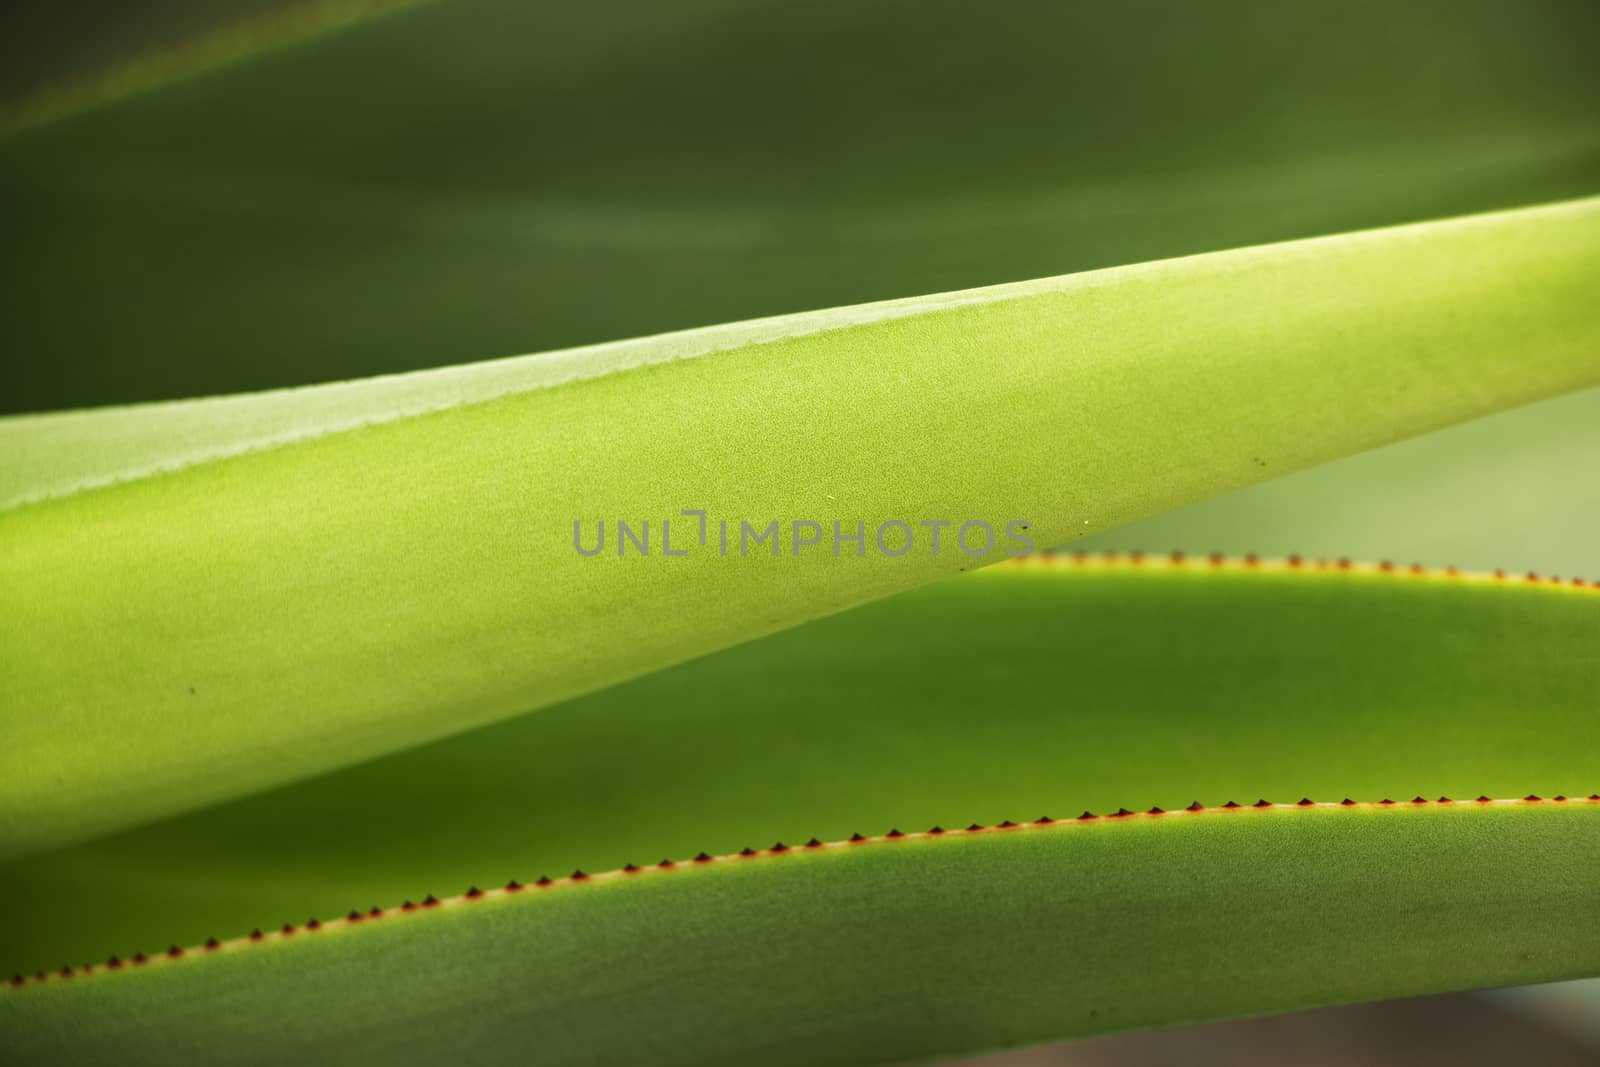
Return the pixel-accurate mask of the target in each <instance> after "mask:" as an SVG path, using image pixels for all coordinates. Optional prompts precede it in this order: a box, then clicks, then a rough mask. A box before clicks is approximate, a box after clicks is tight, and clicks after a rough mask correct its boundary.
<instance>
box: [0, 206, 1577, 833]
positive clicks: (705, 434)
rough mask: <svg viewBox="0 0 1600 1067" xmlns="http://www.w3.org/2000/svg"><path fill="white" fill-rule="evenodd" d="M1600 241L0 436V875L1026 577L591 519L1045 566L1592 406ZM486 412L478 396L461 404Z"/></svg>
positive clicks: (1212, 280) (1081, 299)
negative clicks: (858, 528) (1269, 485)
mask: <svg viewBox="0 0 1600 1067" xmlns="http://www.w3.org/2000/svg"><path fill="white" fill-rule="evenodd" d="M1597 230H1600V201H1581V202H1577V203H1572V204H1565V205H1557V206H1552V207H1544V208H1538V209H1529V210H1523V211H1516V212H1508V213H1502V214H1496V215H1486V216H1480V217H1475V218H1469V219H1462V220H1457V221H1452V222H1443V223H1434V224H1427V225H1420V226H1411V227H1400V228H1396V229H1391V230H1382V231H1375V232H1372V233H1366V234H1357V235H1349V236H1343V237H1336V238H1329V239H1324V240H1316V241H1308V242H1298V243H1291V244H1286V245H1278V246H1268V247H1264V248H1259V249H1249V250H1243V251H1239V252H1233V253H1224V254H1218V255H1211V256H1199V257H1194V258H1190V259H1184V260H1175V261H1171V262H1164V263H1156V264H1150V265H1147V266H1142V267H1134V268H1121V269H1116V270H1112V271H1106V272H1099V273H1092V274H1087V275H1080V276H1073V277H1069V278H1066V279H1056V280H1049V281H1043V282H1031V283H1026V284H1023V285H1017V286H1006V287H1000V288H997V289H991V290H980V291H975V292H972V293H968V294H958V295H955V296H946V297H935V298H928V299H926V300H924V301H911V302H900V303H896V304H892V305H887V306H879V307H876V308H868V309H858V310H857V311H854V312H843V313H827V314H823V315H820V316H814V317H800V318H799V319H791V320H789V321H788V323H787V324H786V325H785V327H784V329H783V331H782V333H783V336H782V337H781V338H780V339H767V340H765V341H764V342H749V343H745V344H741V345H737V346H736V347H733V348H730V349H727V350H723V351H710V352H707V353H706V354H702V355H699V356H696V357H693V358H684V357H683V346H684V345H685V344H686V343H690V339H686V338H685V337H684V336H678V337H673V338H669V339H666V340H664V341H663V340H645V341H641V342H636V343H634V344H633V345H631V346H621V347H620V348H619V347H611V348H607V349H603V350H598V351H593V350H592V351H589V352H586V353H581V354H579V355H578V356H576V357H570V359H569V360H564V361H563V363H564V364H565V363H568V362H570V363H571V364H574V365H575V369H576V370H577V374H576V375H575V376H574V377H573V378H572V380H568V381H566V383H565V384H561V385H554V386H552V385H551V384H550V382H549V378H548V364H547V363H546V362H545V361H542V360H540V359H529V360H523V361H516V362H514V363H512V364H485V365H481V366H479V367H477V368H472V369H468V370H466V371H462V372H458V373H457V374H455V375H435V376H432V377H430V378H428V379H427V380H426V381H425V382H423V383H421V384H420V385H418V386H415V387H414V388H416V389H419V390H421V391H423V392H428V393H431V395H432V398H433V399H434V400H435V401H436V402H437V404H436V406H437V407H438V408H439V409H440V410H435V411H432V412H431V413H429V414H413V415H407V414H406V411H408V410H409V408H407V407H405V405H396V404H395V403H394V402H393V388H394V383H392V382H384V381H382V380H379V381H377V382H374V383H369V384H368V385H367V386H345V387H329V388H330V389H332V390H333V391H334V396H335V399H334V400H332V401H328V402H327V404H326V406H322V405H318V404H316V403H313V402H310V401H309V400H307V402H306V403H305V404H304V407H305V408H307V409H308V410H315V411H317V412H318V416H317V417H318V419H319V422H318V424H317V426H315V427H313V428H309V429H308V428H306V427H303V426H302V427H300V428H299V431H298V432H297V433H296V435H295V436H294V439H293V440H292V441H290V442H287V443H282V442H279V443H274V441H275V440H276V439H271V438H269V439H265V440H263V439H258V438H256V437H254V436H249V435H248V434H246V435H245V436H241V435H240V432H239V431H238V430H236V429H235V427H236V426H243V427H247V428H252V429H251V432H252V433H253V428H254V427H258V426H259V425H261V424H262V421H261V420H263V419H265V420H266V421H268V422H270V421H271V419H269V418H267V415H271V414H273V413H277V414H278V415H281V410H280V406H281V405H282V404H283V403H284V398H282V397H275V396H272V395H270V394H269V395H266V396H256V397H241V398H237V399H236V400H233V401H227V402H223V403H224V408H223V410H225V411H227V412H230V413H237V416H238V417H237V419H235V418H232V417H229V418H227V419H219V420H216V421H211V420H210V418H209V416H205V415H202V416H198V417H196V416H193V410H194V409H192V408H190V407H189V406H187V405H184V404H178V405H155V406H151V407H146V408H138V409H132V410H131V411H126V410H125V411H117V410H112V411H108V412H88V413H81V414H66V415H60V416H52V417H41V418H30V419H23V420H18V421H15V422H8V423H0V427H3V429H0V436H3V439H4V441H5V442H6V444H5V454H6V455H7V456H8V459H9V461H8V462H7V463H5V464H4V465H3V467H4V469H6V470H8V471H12V472H13V473H12V475H11V485H12V491H11V494H10V495H11V496H12V498H13V499H15V498H16V497H17V496H18V495H21V496H22V497H25V498H26V497H28V496H34V495H38V494H44V495H45V496H46V497H48V499H44V500H40V501H36V502H34V503H32V504H27V505H23V506H15V507H12V508H11V509H10V510H9V511H6V512H5V513H4V514H3V515H0V545H3V553H0V586H4V588H6V590H7V595H8V599H9V602H10V610H9V611H8V612H7V613H6V614H5V615H4V617H3V619H0V646H3V647H4V648H5V649H6V656H7V660H8V674H9V676H10V678H9V682H10V684H9V685H8V686H7V688H6V690H5V694H4V697H3V698H0V699H3V704H0V738H3V740H4V745H3V748H0V751H3V755H0V772H3V773H0V855H5V854H16V853H18V852H20V851H24V850H28V849H36V848H39V847H42V846H47V845H50V844H56V843H61V842H65V841H69V840H72V839H75V838H81V837H83V836H85V835H88V834H91V833H95V832H101V831H106V830H110V829H114V828H116V827H118V826H122V825H127V824H129V823H132V822H136V821H141V820H145V819H149V818H154V817H159V816H161V815H163V814H168V813H172V812H175V811H180V810H183V809H185V808H187V807H190V806H193V805H195V804H200V803H206V802H210V801H215V800H219V799H223V798H226V797H229V796H236V795H239V794H241V793H244V792H247V791H251V790H255V789H260V788H264V787H268V786H271V785H274V784H277V783H281V782H284V781H290V780H293V779H295V778H298V777H303V776H306V775H309V774H313V773H317V772H319V771H326V770H330V769H332V768H335V767H338V766H340V765H343V764H346V763H349V762H351V761H352V760H357V759H361V758H365V757H370V756H375V755H380V754H382V753H384V752H389V751H394V750H396V749H398V748H402V747H405V746H408V745H411V744H415V743H419V742H423V741H427V740H430V739H433V738H436V737H440V736H443V735H446V734H449V733H452V732H456V731H459V730H462V729H466V728H469V727H471V726H475V725H480V724H483V723H486V722H491V721H494V720H496V719H500V718H504V717H506V716H509V715H512V714H515V713H517V712H520V711H523V710H525V709H527V708H529V707H536V706H539V705H543V704H548V703H550V702H552V701H555V700H559V699H562V698H565V697H569V696H572V695H575V694H578V693H581V692H584V691H586V690H590V689H594V688H596V687H598V686H601V685H604V684H608V683H611V682H615V681H617V680H620V679H623V678H627V677H630V676H634V675H637V674H640V673H643V672H645V671H648V670H651V669H654V668H658V667H660V666H663V665H666V664H669V663H672V662H675V661H681V660H683V659H686V658H689V657H691V656H694V655H698V654H701V653H704V652H706V651H710V650H712V649H715V648H718V647H721V646H725V645H728V644H731V643H734V642H737V641H740V640H745V639H748V638H750V637H752V636H756V635H759V634H761V633H764V632H770V631H772V630H775V629H778V628H781V627H783V626H786V625H792V624H794V623H797V622H800V621H804V620H805V619H808V618H813V617H816V616H818V615H822V614H826V613H828V612H831V611H836V610H839V609H841V608H844V607H848V606H850V605H852V604H855V603H860V602H862V601H865V600H868V599H871V598H873V597H876V596H881V595H884V594H887V593H890V592H893V591H896V590H897V589H903V588H907V587H909V586H913V585H915V584H918V583H919V582H922V581H926V580H928V579H930V578H933V577H937V576H939V575H941V574H949V573H953V572H955V571H956V570H959V569H965V568H966V567H967V566H971V565H976V564H978V563H981V562H987V561H991V560H993V559H996V558H1002V554H1003V551H1012V550H1015V546H1017V545H1019V542H1018V541H1017V540H1015V538H1013V539H1012V540H1011V541H1010V542H1009V545H1010V546H1012V547H1010V548H1003V546H1006V545H1007V544H1008V542H1006V541H1004V540H1002V539H999V538H997V539H996V540H995V541H994V542H991V544H992V546H993V547H992V548H991V549H990V551H989V552H988V554H987V555H983V556H981V557H979V558H972V557H970V556H968V555H966V554H965V553H963V552H957V551H954V550H953V549H952V546H950V545H949V544H948V542H947V543H946V546H945V551H944V553H943V554H942V555H939V554H935V553H934V552H933V551H931V545H925V546H923V547H919V548H918V549H917V550H916V551H911V552H908V553H907V554H905V555H904V556H900V557H890V556H885V555H882V554H880V553H878V552H876V551H873V552H868V551H867V549H866V546H865V545H864V544H863V545H862V547H861V550H860V551H861V552H862V555H860V556H859V557H858V556H852V555H850V550H849V549H848V548H845V549H843V554H842V555H841V556H837V557H836V556H833V555H831V554H830V553H828V552H827V550H826V545H824V547H823V548H821V549H817V550H815V551H814V552H812V553H811V554H809V555H806V554H803V553H800V551H799V549H798V547H796V548H795V549H794V554H793V555H790V554H788V553H787V550H785V554H784V555H782V556H779V555H777V553H778V552H779V551H780V545H779V544H778V543H777V541H776V540H774V541H773V542H772V546H771V547H772V550H773V553H774V555H773V556H770V557H769V556H766V555H765V554H764V548H758V549H757V550H756V551H757V553H759V554H758V555H749V556H742V557H741V556H739V555H737V554H735V555H730V556H728V557H727V558H723V557H722V556H720V555H719V554H718V553H716V552H714V551H712V546H711V545H709V544H708V545H707V546H705V547H703V548H701V549H700V550H699V551H698V552H691V553H690V554H689V555H688V556H687V557H686V558H682V559H661V558H659V551H660V548H661V546H660V542H659V540H658V542H657V550H658V557H654V558H649V559H639V558H631V559H618V558H614V557H609V556H606V557H601V558H584V557H582V556H580V555H579V554H578V553H577V552H575V551H574V545H573V533H574V529H575V524H576V520H584V521H586V522H596V521H612V520H614V519H616V518H626V519H629V520H630V521H641V522H642V521H646V520H654V521H655V522H656V523H657V524H658V534H659V533H660V527H659V524H660V523H662V522H663V521H665V520H666V518H667V517H669V516H671V517H674V518H681V516H680V512H681V509H685V508H708V509H710V511H711V513H712V521H713V522H715V521H717V520H719V519H723V518H727V519H731V520H733V522H734V524H735V528H736V532H737V531H738V523H740V522H742V521H746V520H749V521H752V522H753V524H754V528H756V529H761V528H764V527H765V526H766V525H767V524H768V523H769V522H770V523H777V524H779V526H780V527H781V528H782V532H783V537H784V538H785V539H787V537H788V531H790V530H791V529H793V527H792V525H791V524H792V522H793V521H795V520H812V521H815V522H816V523H817V524H818V528H819V529H820V530H829V529H831V527H832V526H833V524H834V523H838V524H839V526H840V529H841V530H843V531H851V530H854V528H855V525H856V523H858V522H860V523H862V524H863V527H862V528H863V530H873V529H878V528H879V527H880V524H881V523H883V522H885V521H888V520H893V519H899V520H902V521H906V522H908V523H911V524H916V523H919V522H925V521H930V520H939V521H946V522H951V523H954V524H956V525H957V526H959V525H961V524H964V523H967V522H968V521H975V520H976V521H985V522H988V523H990V524H992V527H993V528H994V529H997V530H1001V531H1005V530H1006V529H1007V526H1008V524H1010V523H1012V522H1026V523H1028V524H1030V525H1029V536H1030V537H1031V538H1032V539H1033V540H1034V542H1035V543H1038V544H1051V543H1059V542H1061V541H1063V540H1065V539H1067V538H1068V537H1070V536H1073V535H1075V534H1080V533H1088V532H1092V531H1094V530H1097V529H1102V528H1105V527H1108V526H1111V525H1115V524H1117V523H1120V522H1125V521H1127V520H1129V519H1132V518H1136V517H1139V516H1141V515H1145V514H1149V513H1151V512H1154V511H1158V510H1161V509H1163V508H1166V507H1171V506H1173V505H1175V504H1179V503H1183V502H1185V501H1188V500H1193V499H1195V498H1198V497H1202V496H1206V495H1210V494H1214V493H1217V492H1221V491H1223V490H1226V489H1230V488H1234V487H1237V486H1240V485H1244V484H1248V483H1249V482H1252V481H1256V480H1259V479H1260V478H1262V477H1264V476H1266V475H1268V474H1271V473H1277V472H1287V471H1293V470H1296V469H1299V468H1301V467H1305V466H1308V465H1310V464H1313V463H1316V462H1320V461H1323V460H1326V459H1330V458H1333V457H1335V456H1339V455H1342V454H1347V453H1350V452H1354V451H1359V450H1361V449H1363V448H1368V447H1371V446H1374V445H1377V444H1381V443H1383V442H1385V441H1389V440H1393V439H1395V438H1399V437H1404V436H1407V435H1410V434H1415V433H1419V432H1422V431H1424V430H1428V429H1431V428H1434V427H1437V426H1440V425H1443V424H1445V423H1448V422H1451V421H1455V420H1459V419H1465V418H1470V417H1472V416H1474V415H1479V414H1482V413H1485V412H1487V411H1491V410H1494V409H1495V408H1497V407H1505V406H1509V405H1512V404H1516V403H1520V402H1525V401H1529V400H1533V399H1537V398H1539V397H1542V396H1547V395H1551V394H1554V393H1558V392H1560V391H1562V390H1567V389H1573V388H1577V387H1580V386H1583V385H1588V384H1593V383H1594V382H1596V380H1597V379H1600V360H1596V358H1595V355H1594V353H1595V350H1596V349H1595V346H1596V335H1597V331H1600V322H1597V320H1596V318H1595V316H1594V314H1593V306H1592V300H1591V299H1590V297H1591V296H1592V293H1591V292H1590V286H1589V285H1588V279H1589V278H1590V277H1592V276H1593V274H1594V272H1595V269H1596V267H1597V266H1600V264H1597V249H1600V241H1597V240H1596V233H1597ZM841 322H848V323H849V324H848V325H843V324H841ZM752 329H754V330H757V331H762V330H766V329H768V326H765V325H762V326H757V327H753V328H752ZM819 331H820V332H819ZM727 336H728V334H727V333H726V332H719V331H713V332H712V333H711V334H710V335H708V336H706V337H703V338H702V340H703V341H704V342H706V344H707V347H710V348H715V347H717V346H718V345H720V343H721V341H722V339H724V338H726V337H727ZM1507 351H1516V352H1517V353H1518V354H1519V358H1518V360H1517V362H1516V363H1514V364H1513V363H1510V362H1508V361H1507V360H1505V359H1504V353H1505V352H1507ZM623 353H626V355H624V354H623ZM622 363H631V364H639V366H636V367H635V368H634V369H633V370H630V371H626V372H622V371H618V370H617V367H618V366H619V365H620V364H622ZM567 369H573V367H570V366H569V367H568V368H567ZM585 374H588V375H591V376H587V377H585V376H584V375H585ZM464 380H465V381H471V382H473V383H475V384H481V383H483V382H493V383H496V385H495V387H494V388H492V389H490V393H491V394H492V395H493V396H494V399H486V398H485V395H469V396H468V397H467V399H468V400H470V401H474V402H464V403H463V402H458V401H459V400H460V398H461V396H462V393H463V392H464V391H467V392H470V391H468V390H466V387H465V386H464V385H463V381H464ZM508 381H510V382H513V384H512V385H511V386H510V387H509V389H507V388H501V386H504V385H505V383H506V382H508ZM322 395H326V394H322ZM300 402H301V401H300V399H299V398H296V399H295V401H294V403H296V404H297V405H299V404H300ZM201 403H202V405H203V404H204V403H205V402H201ZM330 409H331V411H330ZM263 413H266V414H263ZM374 422H375V423H376V424H373V423H374ZM196 426H198V427H199V428H198V429H196ZM197 439H199V440H202V441H206V442H209V443H210V445H211V451H209V452H206V453H204V454H203V455H196V454H195V453H194V452H193V451H192V449H193V447H194V442H195V441H196V440H197ZM34 440H50V441H51V445H50V447H49V448H47V449H44V450H42V451H41V450H37V449H35V448H33V447H32V446H31V445H30V444H28V442H31V441H34ZM242 449H248V450H246V451H241V450H242ZM107 455H111V456H127V457H131V463H130V465H129V466H128V467H127V468H126V469H121V468H119V467H117V466H115V465H112V466H107V465H106V460H105V457H106V456H107ZM209 457H215V458H209ZM201 459H205V460H206V461H204V462H201V461H200V460H201ZM162 466H174V467H175V468H176V469H172V470H167V471H166V472H165V473H161V474H152V473H150V472H151V469H152V467H162ZM123 475H126V476H127V477H128V478H130V479H131V480H128V481H116V482H115V484H110V485H101V486H100V487H99V488H96V489H93V490H92V491H87V490H83V489H79V488H77V487H78V486H80V485H97V484H99V483H102V482H105V481H107V480H108V479H111V480H113V481H115V480H116V479H118V478H119V477H121V476H123ZM141 475H143V476H141ZM60 494H66V495H64V496H62V495H60ZM678 529H679V537H680V541H679V544H680V545H682V544H684V543H685V542H686V541H687V540H688V535H689V533H690V530H691V529H692V526H691V525H690V522H689V521H688V520H685V521H680V525H679V527H678ZM869 536H870V535H869ZM713 537H714V535H713ZM612 543H613V544H616V543H617V542H616V534H615V530H613V542H612ZM624 626H626V629H625V631H624V629H623V627H624ZM65 783H71V787H70V788H64V784H65Z"/></svg>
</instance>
